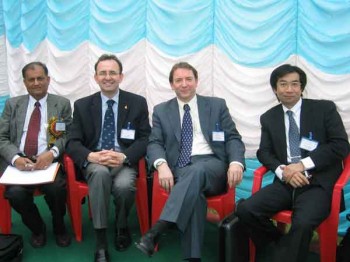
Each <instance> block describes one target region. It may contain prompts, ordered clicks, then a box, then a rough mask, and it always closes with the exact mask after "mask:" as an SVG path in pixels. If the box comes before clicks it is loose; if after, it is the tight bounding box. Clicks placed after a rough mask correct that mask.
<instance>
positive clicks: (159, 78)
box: [0, 0, 350, 233]
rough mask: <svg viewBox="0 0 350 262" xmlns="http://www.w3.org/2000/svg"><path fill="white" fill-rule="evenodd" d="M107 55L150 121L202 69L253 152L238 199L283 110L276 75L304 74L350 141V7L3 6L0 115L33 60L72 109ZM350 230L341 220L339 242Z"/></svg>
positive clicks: (314, 0) (294, 3)
mask: <svg viewBox="0 0 350 262" xmlns="http://www.w3.org/2000/svg"><path fill="white" fill-rule="evenodd" d="M102 53H114V54H116V55H117V56H118V57H120V59H121V60H122V62H123V66H124V74H125V78H124V81H123V82H122V84H121V88H122V89H125V90H128V91H131V92H135V93H138V94H141V95H143V96H145V97H146V99H147V101H148V106H149V110H150V112H151V113H152V111H153V106H154V105H156V104H158V103H160V102H163V101H165V100H168V99H170V98H172V97H174V93H173V91H172V90H171V89H170V86H169V83H168V74H169V71H170V69H171V67H172V65H173V64H174V63H176V62H179V61H188V62H190V63H191V64H193V65H194V66H195V67H196V68H197V69H198V71H199V79H200V81H199V87H198V93H199V94H203V95H209V96H217V97H223V98H225V99H226V101H227V104H228V107H229V109H230V113H231V115H232V118H233V119H234V121H235V122H236V124H237V127H238V130H239V131H240V133H241V134H242V137H243V140H244V142H245V144H246V148H247V150H246V157H247V166H248V170H247V172H246V175H245V179H244V183H242V185H241V186H240V187H239V188H238V190H237V195H238V197H247V196H249V192H250V190H251V178H252V170H253V169H254V168H255V167H257V166H258V165H259V163H258V162H257V160H256V159H255V152H256V149H257V147H258V144H259V139H260V123H259V116H260V115H261V114H262V113H263V112H265V111H266V110H267V109H268V108H270V107H271V106H273V105H276V104H277V100H276V98H275V96H274V94H273V92H272V91H271V87H270V86H269V76H270V73H271V71H272V70H273V69H274V68H275V67H276V66H278V65H280V64H282V63H291V64H294V65H298V66H299V67H301V68H303V70H305V72H306V73H307V76H308V85H307V86H306V90H305V92H304V97H307V98H316V99H330V100H333V101H334V102H335V103H336V104H337V107H338V110H339V112H340V114H341V116H342V118H343V121H344V124H345V127H346V130H347V133H348V134H350V1H348V0H333V1H327V0H260V1H255V0H244V1H242V0H196V1H185V0H178V1H172V0H123V1H108V0H90V1H86V0H60V1H57V0H46V1H44V0H30V1H21V0H0V111H1V110H2V108H3V103H4V101H5V100H6V99H7V98H8V97H10V96H17V95H20V94H25V93H26V91H25V88H24V85H23V83H22V76H21V69H22V67H23V66H24V65H25V64H26V63H28V62H31V61H33V60H40V61H42V62H44V63H46V64H47V66H48V68H49V73H50V76H51V85H50V89H49V91H50V92H51V93H55V94H59V95H62V96H65V97H67V98H69V99H70V100H71V102H72V103H74V101H75V100H76V99H78V98H80V97H83V96H87V95H89V94H92V93H94V92H96V91H98V90H99V87H98V86H97V85H96V83H95V82H94V79H93V74H94V63H95V61H96V60H97V58H98V56H100V55H101V54H102ZM347 192H348V193H347V194H346V199H347V200H348V201H347V202H349V204H350V200H349V198H350V193H349V192H350V187H348V188H347ZM348 212H349V211H348ZM345 227H347V224H346V223H345V221H344V215H343V214H342V215H341V226H340V232H341V233H342V232H344V229H345Z"/></svg>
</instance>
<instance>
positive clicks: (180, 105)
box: [176, 95, 197, 109]
mask: <svg viewBox="0 0 350 262" xmlns="http://www.w3.org/2000/svg"><path fill="white" fill-rule="evenodd" d="M176 99H177V102H178V104H179V107H180V108H181V109H183V108H184V105H185V104H188V105H189V106H190V108H192V109H193V108H195V107H196V106H197V95H195V96H194V97H193V98H192V99H191V100H190V101H189V102H187V103H185V102H183V101H181V100H180V99H178V98H176Z"/></svg>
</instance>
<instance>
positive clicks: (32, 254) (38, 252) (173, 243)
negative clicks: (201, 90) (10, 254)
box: [12, 196, 319, 262]
mask: <svg viewBox="0 0 350 262" xmlns="http://www.w3.org/2000/svg"><path fill="white" fill-rule="evenodd" d="M35 202H36V203H37V205H38V207H39V209H40V212H41V214H42V216H43V219H44V221H45V222H46V226H47V244H46V246H45V247H44V248H40V249H34V248H32V247H31V246H30V244H29V238H30V232H29V230H28V229H27V228H26V227H24V226H23V224H22V222H21V219H20V217H19V216H18V214H17V213H16V212H14V211H13V212H12V233H16V234H21V235H22V236H23V238H24V255H23V262H47V261H48V262H62V261H64V262H92V261H93V254H94V250H95V241H94V233H93V229H92V223H91V221H90V220H89V219H88V210H87V207H86V206H87V205H86V204H85V205H84V208H83V212H84V213H83V218H84V221H83V241H82V242H76V241H75V239H72V240H73V241H72V244H71V246H69V247H67V248H61V247H58V246H56V243H55V240H54V236H53V233H52V226H51V216H50V212H49V209H48V207H47V205H46V203H45V201H44V198H43V197H42V196H39V197H35ZM111 210H113V206H112V204H111ZM113 213H114V212H111V216H110V225H111V226H110V231H109V233H108V238H109V243H110V246H109V253H110V256H111V261H123V262H134V261H135V262H143V261H147V262H178V261H181V252H180V241H179V236H178V233H177V231H175V230H170V231H169V232H167V234H165V235H163V236H162V238H161V242H160V249H159V252H157V253H155V255H154V256H153V257H152V258H149V257H146V256H145V255H144V254H142V253H141V252H140V251H139V250H137V249H136V248H135V246H134V245H132V246H131V247H130V248H129V249H128V250H127V251H125V252H117V251H116V250H115V249H114V247H113V235H114V227H113V217H112V214H113ZM66 222H67V223H66V224H67V227H68V229H69V230H70V232H72V231H71V228H70V220H69V216H68V215H67V216H66ZM129 226H130V229H131V232H132V238H133V242H135V241H137V240H138V239H139V238H140V230H139V225H138V220H137V216H136V210H135V209H133V210H132V212H131V214H130V219H129ZM202 261H203V262H219V261H218V232H217V225H215V224H212V223H209V222H208V223H207V225H206V232H205V240H204V248H203V258H202ZM318 261H319V258H318V255H316V254H315V253H311V252H310V256H309V259H308V260H307V262H318ZM220 262H221V261H220ZM266 262H268V261H266Z"/></svg>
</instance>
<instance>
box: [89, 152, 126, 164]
mask: <svg viewBox="0 0 350 262" xmlns="http://www.w3.org/2000/svg"><path fill="white" fill-rule="evenodd" d="M124 158H125V155H124V154H123V153H120V152H115V151H113V150H102V151H99V152H91V153H90V154H89V155H88V158H87V160H88V161H89V162H91V163H95V164H99V165H103V166H108V167H119V166H121V165H123V163H124Z"/></svg>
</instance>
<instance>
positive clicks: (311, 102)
mask: <svg viewBox="0 0 350 262" xmlns="http://www.w3.org/2000/svg"><path fill="white" fill-rule="evenodd" d="M303 105H305V106H314V107H321V108H323V107H329V106H335V103H334V102H333V101H331V100H326V99H309V98H304V99H303Z"/></svg>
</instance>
